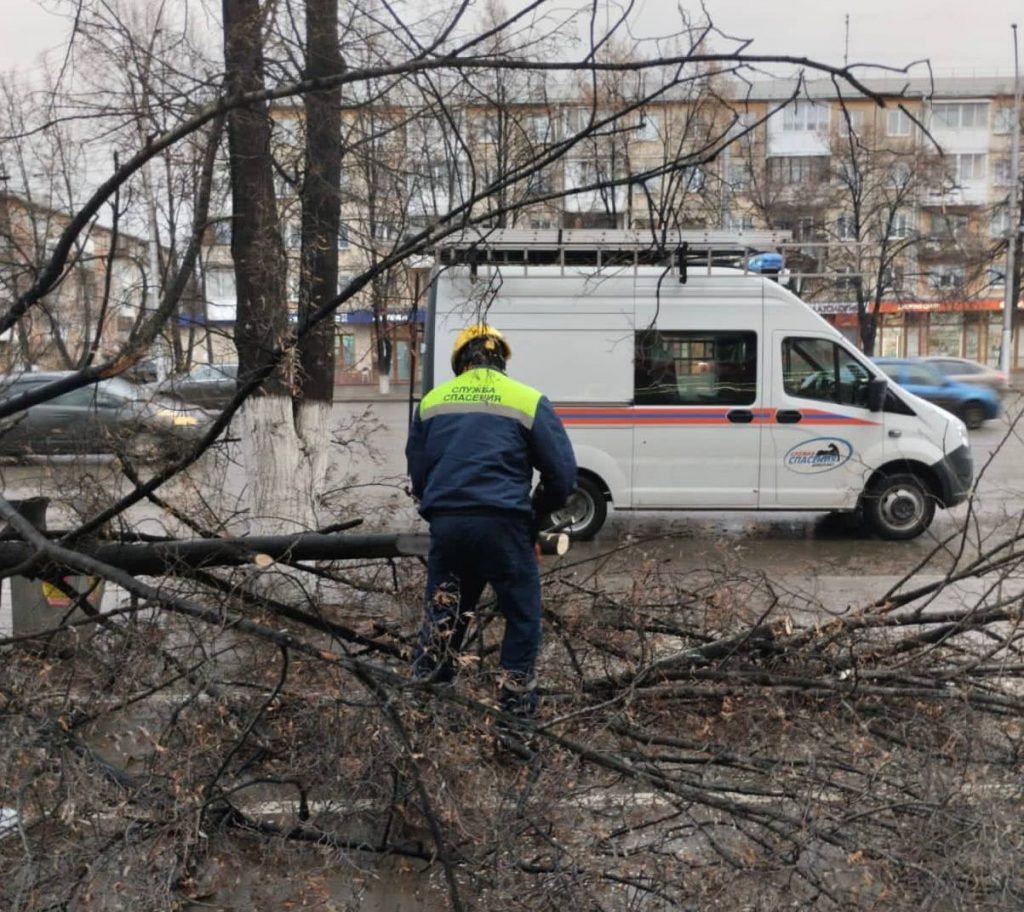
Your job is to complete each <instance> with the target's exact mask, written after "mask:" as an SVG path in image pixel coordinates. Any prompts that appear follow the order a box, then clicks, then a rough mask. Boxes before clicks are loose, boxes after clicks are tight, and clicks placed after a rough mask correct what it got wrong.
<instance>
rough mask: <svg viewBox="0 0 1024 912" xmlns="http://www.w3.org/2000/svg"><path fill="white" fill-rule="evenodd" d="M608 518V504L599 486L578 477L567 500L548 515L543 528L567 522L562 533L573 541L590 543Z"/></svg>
mask: <svg viewBox="0 0 1024 912" xmlns="http://www.w3.org/2000/svg"><path fill="white" fill-rule="evenodd" d="M607 517H608V502H607V500H606V499H605V496H604V490H603V489H602V488H601V486H600V485H599V484H598V483H597V482H596V481H595V480H594V479H593V478H590V477H589V476H587V475H580V476H579V477H578V478H577V480H576V487H575V488H574V489H573V492H572V494H570V495H569V500H568V501H566V504H565V506H564V507H562V509H561V510H555V511H554V512H553V513H550V514H548V516H547V517H545V520H544V523H543V525H544V527H545V528H552V527H554V526H559V525H561V524H562V523H565V522H569V524H568V525H567V526H564V527H563V529H562V531H563V532H566V533H567V534H568V535H569V537H570V538H571V539H572V540H573V541H590V539H592V538H593V537H594V536H595V535H597V532H598V530H599V529H600V528H601V526H603V525H604V521H605V519H607Z"/></svg>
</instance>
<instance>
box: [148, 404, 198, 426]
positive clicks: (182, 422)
mask: <svg viewBox="0 0 1024 912" xmlns="http://www.w3.org/2000/svg"><path fill="white" fill-rule="evenodd" d="M156 417H157V418H162V419H164V420H165V421H167V420H169V421H170V422H171V424H173V425H174V426H175V427H195V426H196V425H197V424H199V421H198V420H197V419H196V417H195V415H186V414H184V413H182V412H175V411H174V410H172V409H166V408H163V409H160V410H159V411H157V413H156Z"/></svg>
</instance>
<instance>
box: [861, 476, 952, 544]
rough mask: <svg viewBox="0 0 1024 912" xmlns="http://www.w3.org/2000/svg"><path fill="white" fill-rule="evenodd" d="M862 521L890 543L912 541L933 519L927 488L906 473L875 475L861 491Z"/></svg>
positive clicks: (930, 499)
mask: <svg viewBox="0 0 1024 912" xmlns="http://www.w3.org/2000/svg"><path fill="white" fill-rule="evenodd" d="M861 509H862V511H863V514H864V519H865V522H866V523H867V524H868V526H869V527H870V528H871V530H872V531H873V532H875V534H876V535H878V536H879V537H880V538H885V539H889V540H890V541H906V540H907V539H911V538H916V537H917V536H918V535H920V534H921V533H922V532H924V530H925V529H927V528H928V527H929V526H930V525H931V523H932V518H933V517H934V516H935V497H934V496H933V495H932V492H931V491H930V490H929V488H928V485H927V484H925V483H924V482H923V481H921V479H920V478H918V477H917V476H916V475H914V474H912V473H910V472H899V473H896V474H893V475H879V476H877V477H876V478H875V479H874V480H873V481H872V482H871V484H870V485H869V486H868V489H867V490H866V491H865V492H864V499H863V503H862V506H861Z"/></svg>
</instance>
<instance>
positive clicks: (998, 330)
mask: <svg viewBox="0 0 1024 912" xmlns="http://www.w3.org/2000/svg"><path fill="white" fill-rule="evenodd" d="M1002 343H1003V318H1002V316H1001V315H1000V316H998V317H989V321H988V345H987V350H988V360H987V361H986V362H985V363H986V364H992V365H998V364H999V350H1000V348H1001V347H1002Z"/></svg>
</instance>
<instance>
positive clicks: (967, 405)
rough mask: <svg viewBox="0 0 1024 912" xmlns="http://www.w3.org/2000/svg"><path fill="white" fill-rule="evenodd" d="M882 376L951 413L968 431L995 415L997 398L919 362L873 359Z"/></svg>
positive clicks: (901, 359)
mask: <svg viewBox="0 0 1024 912" xmlns="http://www.w3.org/2000/svg"><path fill="white" fill-rule="evenodd" d="M874 361H875V364H877V365H878V366H879V368H881V370H882V372H883V373H884V374H885V375H886V376H887V377H889V379H890V380H894V381H895V382H896V383H898V384H899V385H900V386H902V387H903V388H904V389H905V390H907V391H908V392H911V393H913V394H914V395H915V396H920V397H921V398H922V399H927V400H928V401H929V402H934V403H935V404H936V405H938V406H940V407H941V408H944V409H945V410H946V411H947V412H952V413H953V414H954V415H956V416H957V417H958V418H959V419H960V420H961V421H963V423H964V424H966V425H967V426H968V427H969V428H971V429H974V428H979V427H981V424H982V422H983V421H987V420H988V419H989V418H995V417H996V416H997V415H998V414H999V396H998V395H997V394H996V393H994V392H993V391H992V390H990V389H988V388H986V387H979V386H969V385H968V384H966V383H958V382H957V381H956V380H951V379H950V378H949V377H947V376H946V375H945V374H944V373H943V372H942V371H940V370H939V369H938V368H937V367H935V366H934V365H932V364H929V363H928V362H927V361H923V360H921V359H919V358H875V359H874Z"/></svg>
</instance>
